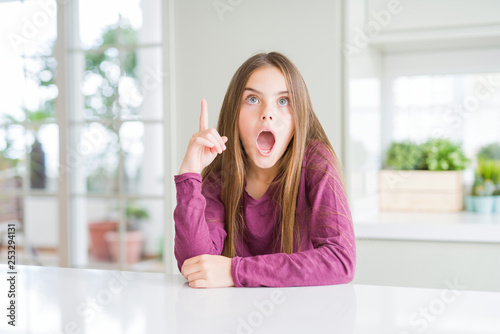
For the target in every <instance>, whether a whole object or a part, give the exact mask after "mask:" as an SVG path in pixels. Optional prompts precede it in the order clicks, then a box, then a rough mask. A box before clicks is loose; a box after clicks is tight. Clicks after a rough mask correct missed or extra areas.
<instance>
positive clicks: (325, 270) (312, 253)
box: [231, 151, 356, 287]
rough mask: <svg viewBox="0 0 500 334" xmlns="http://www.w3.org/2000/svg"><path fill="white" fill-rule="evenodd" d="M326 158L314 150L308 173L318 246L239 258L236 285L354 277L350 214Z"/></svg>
mask: <svg viewBox="0 0 500 334" xmlns="http://www.w3.org/2000/svg"><path fill="white" fill-rule="evenodd" d="M323 152H325V151H323ZM323 157H324V154H323V155H321V154H319V155H318V154H316V153H315V154H314V157H313V159H312V160H308V166H307V170H306V176H305V179H306V190H307V192H308V199H309V203H310V204H311V211H310V212H311V215H310V220H311V221H310V240H311V243H312V245H313V247H314V249H309V250H305V251H301V252H296V253H293V254H286V253H274V254H265V255H258V256H252V257H235V258H233V261H232V265H231V275H232V277H233V281H234V284H235V286H237V287H258V286H271V287H289V286H318V285H334V284H344V283H349V282H351V281H352V279H353V278H354V271H355V266H356V247H355V237H354V230H353V225H352V218H351V213H350V210H349V207H348V202H347V198H346V196H345V194H344V191H343V186H342V183H341V181H340V179H339V175H338V173H337V172H336V171H335V170H334V167H333V166H332V165H331V163H329V162H328V161H327V160H325V159H324V158H323Z"/></svg>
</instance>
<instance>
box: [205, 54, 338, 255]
mask: <svg viewBox="0 0 500 334" xmlns="http://www.w3.org/2000/svg"><path fill="white" fill-rule="evenodd" d="M266 66H267V67H269V66H272V67H275V68H277V69H279V70H280V71H281V72H282V74H283V75H284V77H285V80H286V84H287V89H288V91H289V96H290V106H291V109H292V115H293V119H294V124H295V125H294V126H295V132H294V136H293V137H292V139H291V140H290V143H289V145H288V147H287V149H286V151H285V153H284V154H283V156H282V157H281V158H280V160H279V161H278V162H277V164H278V174H277V177H276V179H275V180H274V181H273V182H272V183H271V185H270V187H272V190H274V191H277V194H278V196H277V197H276V199H275V202H276V204H278V205H279V207H280V208H281V213H280V221H279V222H278V224H279V225H278V226H276V227H275V228H276V231H277V232H278V234H277V238H276V240H275V245H278V244H279V245H280V251H281V252H282V253H287V254H292V253H293V252H294V249H295V250H297V251H300V232H299V226H298V224H297V222H296V221H297V219H296V209H297V208H296V206H297V198H298V192H299V183H300V179H301V170H302V163H303V159H304V154H305V151H306V148H307V147H308V145H309V144H310V143H311V141H313V140H317V141H320V142H322V143H323V144H324V146H325V147H326V148H327V149H328V151H329V153H330V154H327V156H325V158H326V159H328V160H329V161H330V163H331V164H332V166H334V168H335V171H336V172H337V177H338V178H339V179H340V182H341V185H342V186H341V188H342V189H341V190H342V191H343V193H344V196H346V191H345V184H344V177H343V173H342V169H341V166H340V164H339V161H338V159H337V156H336V154H335V151H334V149H333V147H332V145H331V144H330V141H329V140H328V137H327V136H326V134H325V131H324V130H323V127H322V126H321V124H320V122H319V120H318V118H317V117H316V115H315V113H314V111H313V107H312V104H311V99H310V97H309V92H308V90H307V87H306V84H305V82H304V79H303V78H302V75H301V74H300V72H299V70H298V69H297V67H296V66H295V65H294V64H293V63H292V62H291V61H290V60H289V59H288V58H287V57H285V56H284V55H282V54H280V53H278V52H269V53H259V54H257V55H254V56H252V57H250V58H249V59H248V60H247V61H245V62H244V63H243V64H242V65H241V66H240V67H239V68H238V70H237V71H236V73H235V74H234V76H233V78H232V79H231V82H230V83H229V86H228V89H227V92H226V95H225V97H224V102H223V103H222V107H221V111H220V114H219V120H218V124H217V131H218V132H219V133H220V134H221V135H224V136H227V137H228V141H227V143H226V147H227V149H226V150H225V151H224V154H221V155H217V157H216V158H215V159H214V161H213V162H212V163H211V164H210V165H208V166H207V167H205V168H204V169H203V171H202V173H201V175H202V179H203V183H204V184H205V183H206V182H207V180H208V179H210V178H211V180H210V183H213V184H217V185H220V186H221V188H220V197H221V200H222V203H223V204H224V207H225V230H226V232H227V237H226V239H225V242H224V249H223V253H222V255H224V256H227V257H231V258H232V257H234V256H236V255H237V254H236V240H238V239H239V238H244V237H245V230H246V225H245V222H244V219H243V216H242V212H241V201H242V198H243V191H244V189H243V187H244V182H245V171H246V166H247V165H248V156H247V155H246V153H245V151H244V149H243V145H242V143H241V142H240V139H239V130H238V118H239V114H240V106H241V99H242V96H243V92H244V89H245V86H246V84H247V82H248V80H249V78H250V76H251V75H252V73H253V72H254V71H256V70H257V69H259V68H262V67H266ZM307 168H314V166H307ZM346 198H347V196H346ZM294 241H296V245H298V247H294Z"/></svg>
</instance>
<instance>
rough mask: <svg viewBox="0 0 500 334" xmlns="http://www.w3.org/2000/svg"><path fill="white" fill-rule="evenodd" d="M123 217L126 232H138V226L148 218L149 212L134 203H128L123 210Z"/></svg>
mask: <svg viewBox="0 0 500 334" xmlns="http://www.w3.org/2000/svg"><path fill="white" fill-rule="evenodd" d="M125 216H126V217H127V230H129V231H135V230H138V229H139V227H140V224H141V223H142V222H143V221H145V220H146V219H148V218H149V212H148V211H147V210H146V209H145V208H144V207H141V206H138V205H137V204H136V203H134V202H129V203H128V204H127V207H126V208H125Z"/></svg>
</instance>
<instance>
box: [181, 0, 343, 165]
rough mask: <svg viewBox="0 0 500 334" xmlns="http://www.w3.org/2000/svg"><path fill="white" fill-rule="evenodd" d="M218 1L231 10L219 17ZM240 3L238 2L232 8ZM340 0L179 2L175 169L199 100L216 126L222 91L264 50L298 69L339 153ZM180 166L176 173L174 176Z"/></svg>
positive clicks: (196, 123) (195, 123)
mask: <svg viewBox="0 0 500 334" xmlns="http://www.w3.org/2000/svg"><path fill="white" fill-rule="evenodd" d="M214 3H224V4H227V6H230V7H229V8H231V10H230V11H226V12H224V13H222V14H221V16H219V15H218V13H217V10H216V9H215V7H214ZM229 3H239V5H235V6H233V5H229ZM338 5H339V2H338V1H322V0H315V1H307V2H306V1H299V0H294V1H285V0H274V1H264V0H255V1H227V0H221V1H217V2H215V1H205V0H192V1H176V2H175V7H176V11H175V19H176V25H175V30H176V34H175V38H176V58H177V60H176V76H177V86H176V91H177V95H176V97H177V107H178V110H177V118H178V127H177V131H178V136H177V140H178V142H177V166H178V167H177V168H180V164H181V162H182V159H183V158H184V155H185V152H186V148H187V144H188V141H189V138H190V137H191V136H192V134H193V133H194V132H197V131H198V127H199V114H200V102H201V99H202V98H206V99H207V102H208V112H209V126H210V127H216V126H217V119H218V115H219V111H220V107H221V104H222V101H223V99H224V94H225V92H226V89H227V86H228V84H229V81H230V79H231V77H232V76H233V74H234V72H235V71H236V70H237V68H238V67H239V66H240V65H241V64H242V63H243V62H244V61H245V60H246V59H247V58H249V57H251V56H252V55H254V54H256V53H259V52H270V51H278V52H282V53H284V54H285V55H286V56H287V57H289V58H290V59H291V60H292V61H293V62H294V63H295V65H296V66H297V67H298V68H299V70H300V71H301V73H302V76H303V77H304V80H305V81H306V84H307V86H308V89H309V92H310V95H311V99H312V103H313V106H314V108H315V111H316V114H317V116H318V118H319V119H320V121H321V123H322V125H323V127H324V129H325V131H326V132H327V135H328V136H329V139H330V141H331V142H332V145H333V146H334V149H335V150H336V152H337V155H339V158H340V156H341V152H340V148H341V134H342V124H341V123H342V122H341V113H340V102H341V95H340V92H341V90H340V83H341V81H340V80H341V73H340V65H339V61H340V58H339V57H340V50H339V48H338V42H337V41H336V39H335V38H336V36H337V35H338V34H339V33H340V26H341V22H340V20H339V19H338V17H339V16H340V11H339V10H337V9H336V6H338ZM177 172H178V169H177V170H176V173H177Z"/></svg>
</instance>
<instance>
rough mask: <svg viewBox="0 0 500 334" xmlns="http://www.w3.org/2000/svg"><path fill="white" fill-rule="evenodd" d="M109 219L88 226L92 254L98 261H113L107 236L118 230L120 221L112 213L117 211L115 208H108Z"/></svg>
mask: <svg viewBox="0 0 500 334" xmlns="http://www.w3.org/2000/svg"><path fill="white" fill-rule="evenodd" d="M107 211H108V213H109V214H108V217H105V218H104V219H101V220H97V221H93V222H90V223H89V224H88V229H89V237H90V245H91V247H90V253H91V254H92V255H93V256H94V257H95V259H96V260H100V261H106V262H107V261H111V254H110V252H109V249H108V244H107V242H106V238H105V235H106V233H108V232H111V231H116V230H117V229H118V224H119V223H118V219H116V217H113V215H112V214H111V213H114V212H115V211H116V210H115V208H113V207H109V208H108V210H107Z"/></svg>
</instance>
